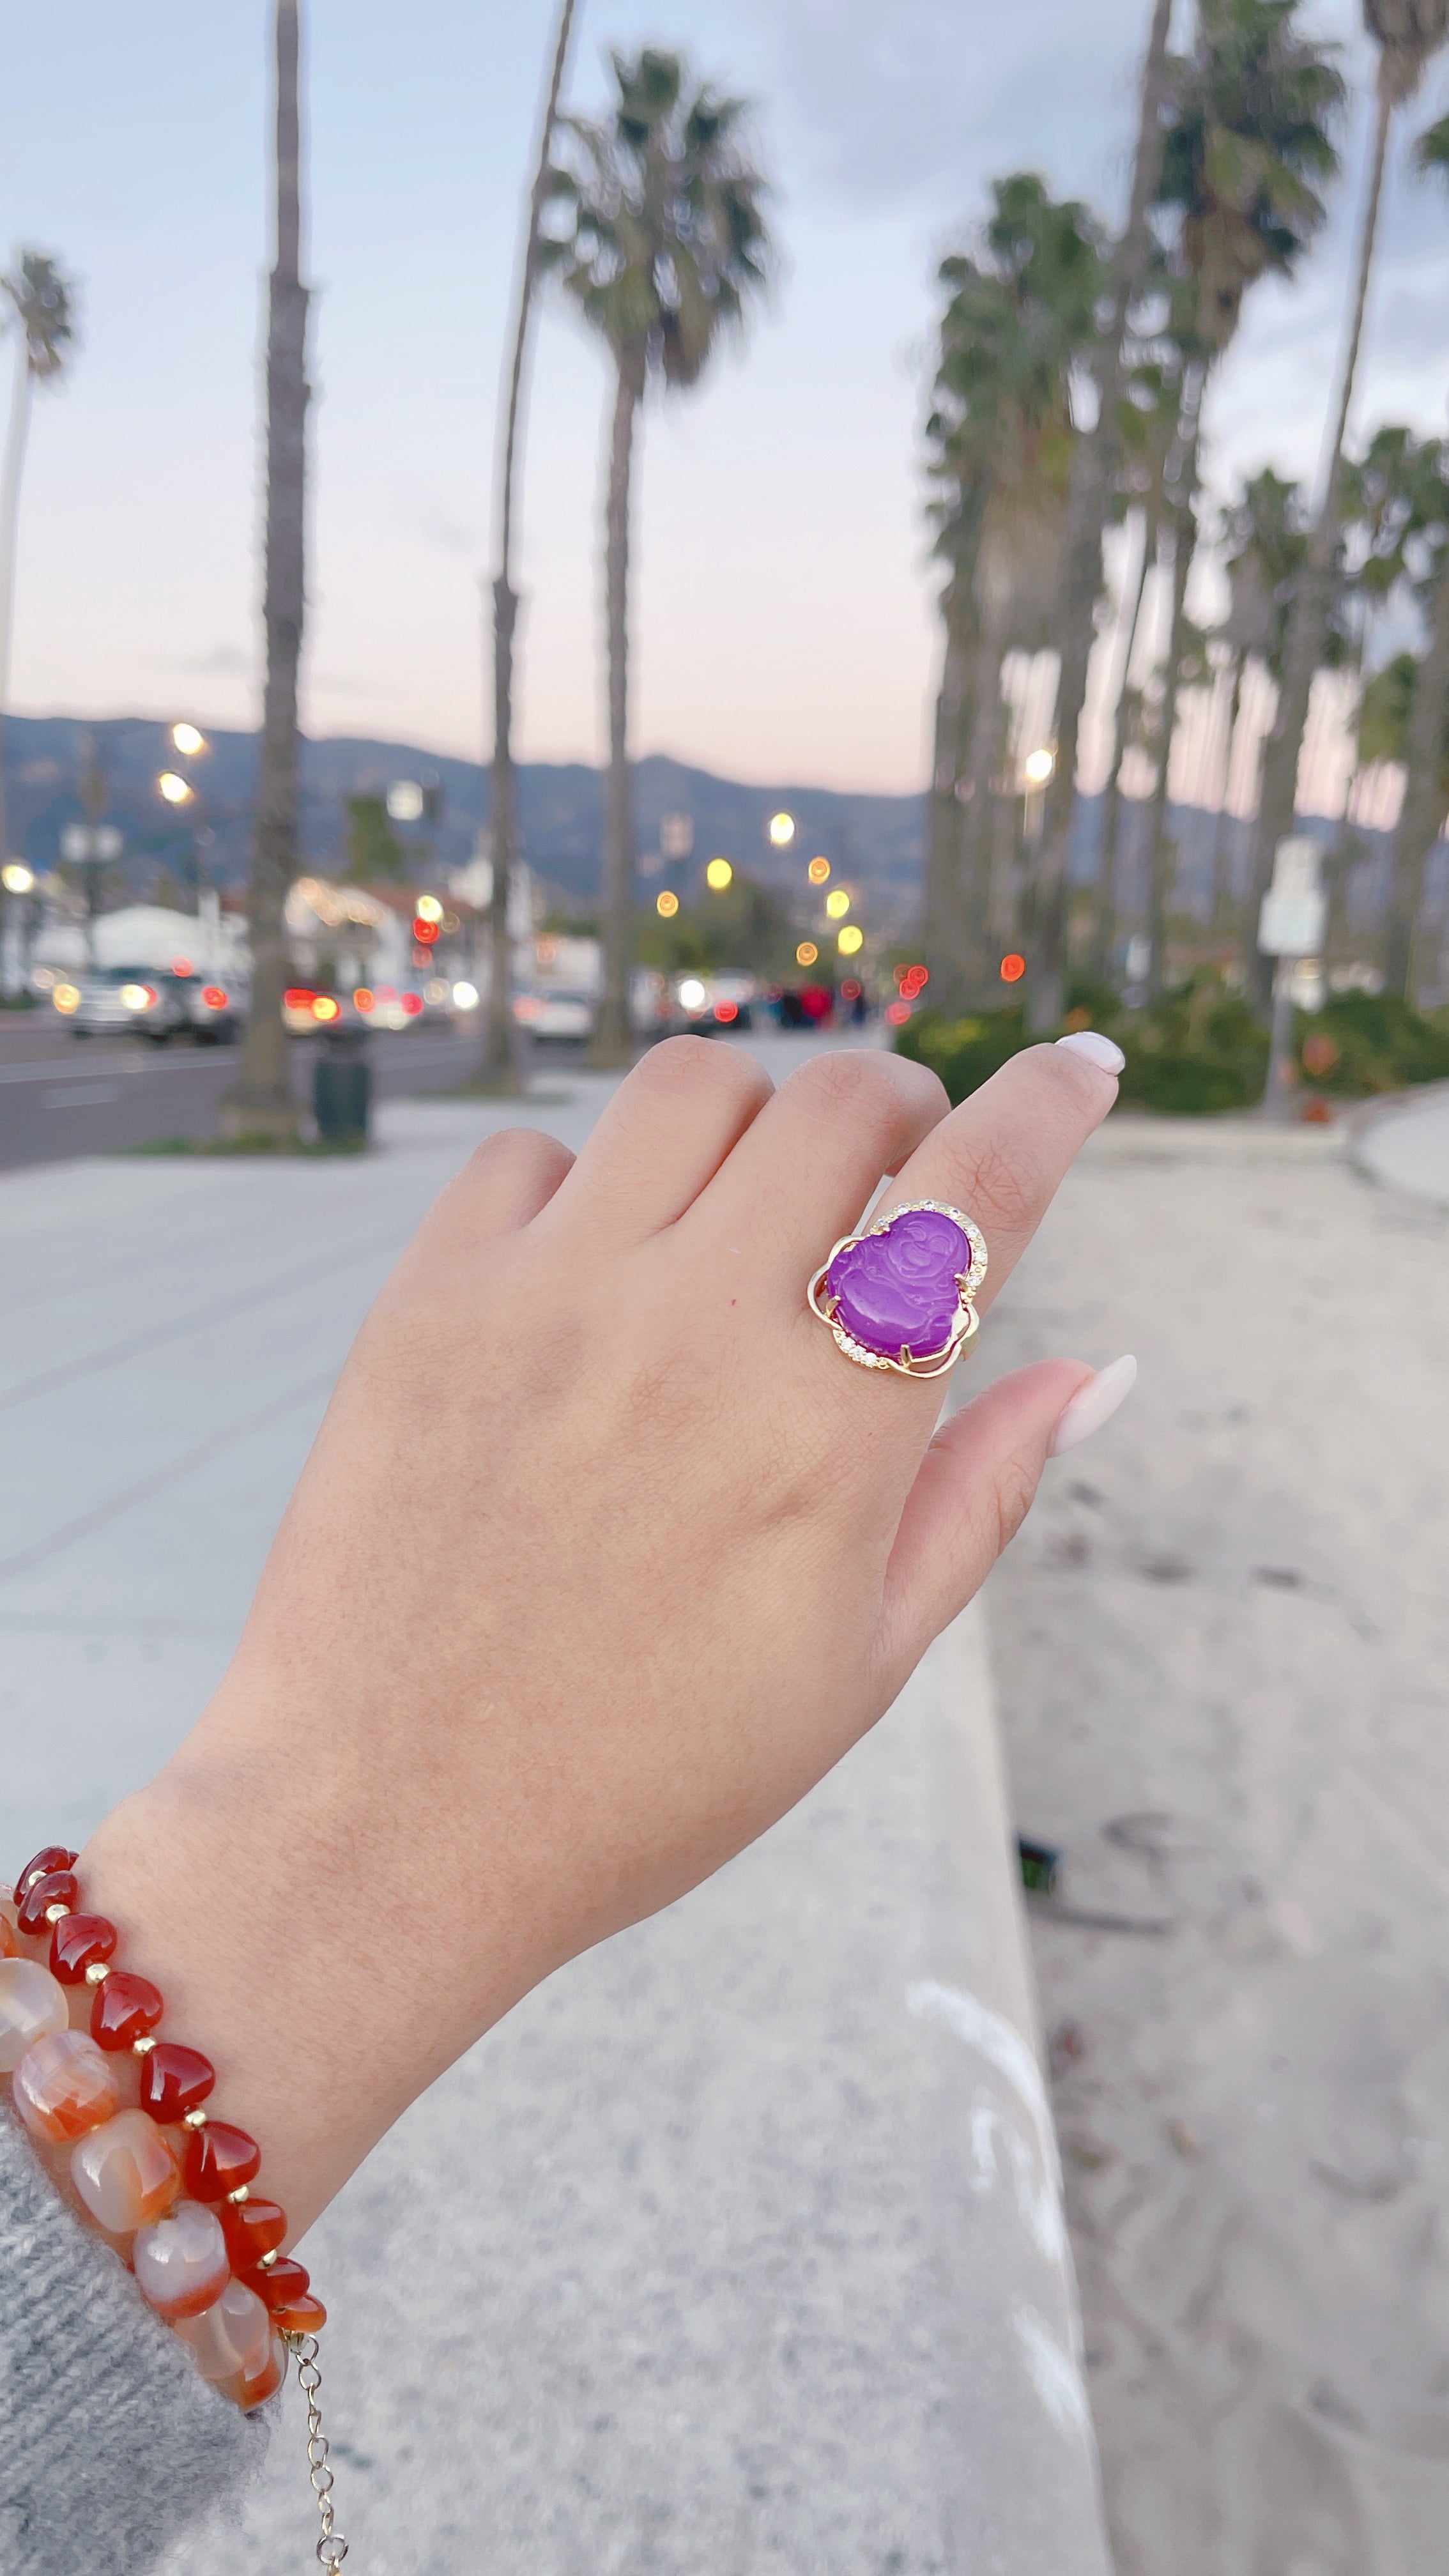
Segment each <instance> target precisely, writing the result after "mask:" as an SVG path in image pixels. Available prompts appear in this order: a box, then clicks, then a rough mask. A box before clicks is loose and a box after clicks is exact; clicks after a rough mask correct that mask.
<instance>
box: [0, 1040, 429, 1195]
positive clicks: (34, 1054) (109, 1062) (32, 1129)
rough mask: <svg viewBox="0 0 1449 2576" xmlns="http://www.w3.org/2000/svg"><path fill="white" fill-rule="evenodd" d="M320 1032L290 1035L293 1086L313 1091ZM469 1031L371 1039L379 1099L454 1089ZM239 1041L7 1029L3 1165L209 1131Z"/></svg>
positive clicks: (301, 1092)
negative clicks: (165, 1042)
mask: <svg viewBox="0 0 1449 2576" xmlns="http://www.w3.org/2000/svg"><path fill="white" fill-rule="evenodd" d="M320 1043H321V1042H320V1041H318V1040H315V1039H307V1038H294V1039H293V1040H292V1041H291V1055H292V1088H293V1090H294V1092H295V1093H296V1096H297V1098H298V1099H299V1100H300V1101H305V1100H306V1099H307V1098H308V1095H309V1093H310V1090H311V1083H312V1064H313V1061H314V1059H315V1057H316V1053H317V1049H318V1045H319V1044H320ZM473 1043H474V1041H473V1035H472V1032H471V1031H464V1030H458V1029H444V1028H437V1029H426V1030H420V1031H418V1032H416V1033H415V1032H414V1031H413V1030H411V1029H405V1030H400V1031H398V1032H397V1033H396V1034H393V1033H390V1032H386V1031H382V1030H379V1031H378V1032H377V1033H376V1035H374V1036H372V1037H370V1038H369V1040H368V1052H369V1060H370V1062H371V1064H372V1068H373V1080H374V1085H375V1088H376V1091H377V1094H378V1096H379V1097H380V1098H382V1099H384V1100H395V1099H399V1098H402V1097H404V1096H406V1095H407V1094H409V1093H417V1092H420V1091H450V1090H453V1089H455V1088H456V1086H457V1085H458V1083H459V1082H461V1081H462V1080H463V1079H464V1077H465V1075H466V1073H467V1070H468V1065H469V1061H470V1058H471V1055H472V1051H473ZM236 1067H237V1052H236V1049H235V1048H234V1047H194V1046H167V1047H151V1046H149V1045H147V1044H146V1043H145V1042H144V1041H141V1040H138V1039H135V1038H116V1039H95V1038H91V1039H85V1040H81V1039H78V1038H76V1037H75V1036H74V1035H73V1034H72V1033H71V1032H70V1031H69V1030H67V1029H64V1028H61V1027H59V1026H57V1024H56V1023H55V1021H54V1020H53V1019H51V1020H47V1021H44V1022H42V1023H41V1025H40V1026H38V1027H36V1026H34V1025H33V1024H26V1025H23V1026H22V1027H21V1028H18V1029H9V1028H6V1029H4V1030H0V1171H16V1170H19V1169H20V1168H22V1167H23V1166H24V1165H27V1164H33V1163H56V1162H67V1161H70V1160H72V1159H73V1158H74V1157H75V1156H76V1155H78V1154H107V1153H117V1152H120V1151H123V1150H124V1149H125V1148H126V1147H128V1146H136V1145H150V1144H155V1143H156V1142H157V1141H158V1140H160V1139H161V1138H164V1137H168V1136H207V1135H210V1134H211V1133H212V1131H213V1128H214V1124H215V1117H216V1104H217V1101H218V1099H219V1097H220V1095H221V1093H222V1092H223V1091H224V1090H225V1089H226V1087H227V1085H228V1083H229V1082H231V1081H233V1080H234V1079H235V1075H236Z"/></svg>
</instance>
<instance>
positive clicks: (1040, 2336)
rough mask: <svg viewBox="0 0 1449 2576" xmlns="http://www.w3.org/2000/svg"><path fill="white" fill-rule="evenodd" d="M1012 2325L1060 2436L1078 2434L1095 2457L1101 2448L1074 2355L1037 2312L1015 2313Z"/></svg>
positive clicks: (1026, 2309)
mask: <svg viewBox="0 0 1449 2576" xmlns="http://www.w3.org/2000/svg"><path fill="white" fill-rule="evenodd" d="M1011 2322H1012V2325H1013V2327H1014V2329H1015V2332H1016V2339H1017V2342H1018V2343H1019V2344H1020V2346H1021V2348H1022V2351H1023V2352H1024V2353H1025V2355H1026V2365H1027V2368H1028V2370H1029V2371H1030V2372H1031V2376H1032V2385H1033V2386H1034V2388H1035V2389H1036V2393H1037V2395H1038V2397H1039V2398H1040V2399H1041V2402H1042V2405H1043V2406H1044V2407H1045V2409H1046V2411H1047V2413H1048V2415H1050V2417H1051V2419H1052V2422H1053V2423H1054V2424H1055V2425H1056V2427H1057V2429H1058V2431H1059V2432H1062V2433H1075V2434H1077V2435H1078V2436H1079V2437H1080V2439H1081V2440H1082V2441H1083V2442H1085V2443H1086V2445H1087V2448H1088V2450H1089V2451H1091V2452H1092V2453H1093V2454H1094V2455H1095V2452H1096V2447H1097V2444H1096V2437H1095V2435H1094V2433H1093V2431H1092V2415H1091V2409H1090V2408H1089V2406H1088V2404H1087V2392H1086V2389H1085V2388H1084V2387H1083V2385H1082V2374H1081V2372H1080V2370H1079V2369H1078V2368H1077V2365H1076V2363H1075V2361H1074V2360H1073V2359H1072V2356H1071V2354H1070V2353H1069V2352H1067V2351H1065V2350H1064V2349H1063V2347H1062V2345H1061V2344H1059V2343H1058V2341H1057V2339H1056V2336H1055V2335H1054V2334H1053V2333H1052V2330H1051V2327H1050V2326H1049V2325H1048V2324H1047V2321H1046V2319H1045V2317H1043V2316H1039V2315H1038V2313H1037V2311H1036V2309H1035V2308H1017V2309H1015V2310H1014V2311H1013V2313H1012V2319H1011Z"/></svg>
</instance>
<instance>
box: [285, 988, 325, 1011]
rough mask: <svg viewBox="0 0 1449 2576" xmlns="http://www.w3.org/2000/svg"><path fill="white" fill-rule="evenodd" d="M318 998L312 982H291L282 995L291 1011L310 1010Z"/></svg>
mask: <svg viewBox="0 0 1449 2576" xmlns="http://www.w3.org/2000/svg"><path fill="white" fill-rule="evenodd" d="M316 999H317V996H316V994H315V993H314V992H313V990H312V988H311V986H310V984H289V985H288V986H287V989H286V991H285V993H284V994H283V995H282V1000H283V1002H284V1003H285V1004H286V1007H287V1009H288V1010H289V1011H310V1010H311V1008H312V1005H313V1003H314V1002H315V1001H316Z"/></svg>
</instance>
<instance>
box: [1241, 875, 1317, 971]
mask: <svg viewBox="0 0 1449 2576" xmlns="http://www.w3.org/2000/svg"><path fill="white" fill-rule="evenodd" d="M1327 926H1328V897H1327V895H1326V894H1322V893H1320V892H1319V891H1318V889H1317V888H1316V887H1315V888H1313V889H1311V890H1310V891H1309V892H1308V893H1307V894H1279V892H1278V891H1277V889H1276V887H1275V888H1273V889H1272V890H1271V891H1270V892H1269V893H1268V894H1265V895H1264V897H1263V908H1262V911H1261V912H1260V913H1259V915H1258V946H1259V947H1260V948H1261V950H1262V952H1263V955H1264V956H1265V957H1321V956H1322V954H1323V936H1324V932H1325V930H1326V929H1327Z"/></svg>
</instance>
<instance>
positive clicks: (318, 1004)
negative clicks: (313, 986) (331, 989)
mask: <svg viewBox="0 0 1449 2576" xmlns="http://www.w3.org/2000/svg"><path fill="white" fill-rule="evenodd" d="M341 1014H342V1005H341V1003H340V1002H334V1001H333V999H332V996H331V994H330V993H319V994H318V995H317V998H316V1000H315V1001H314V1003H313V1004H312V1017H313V1019H314V1020H335V1019H339V1018H340V1017H341Z"/></svg>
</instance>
